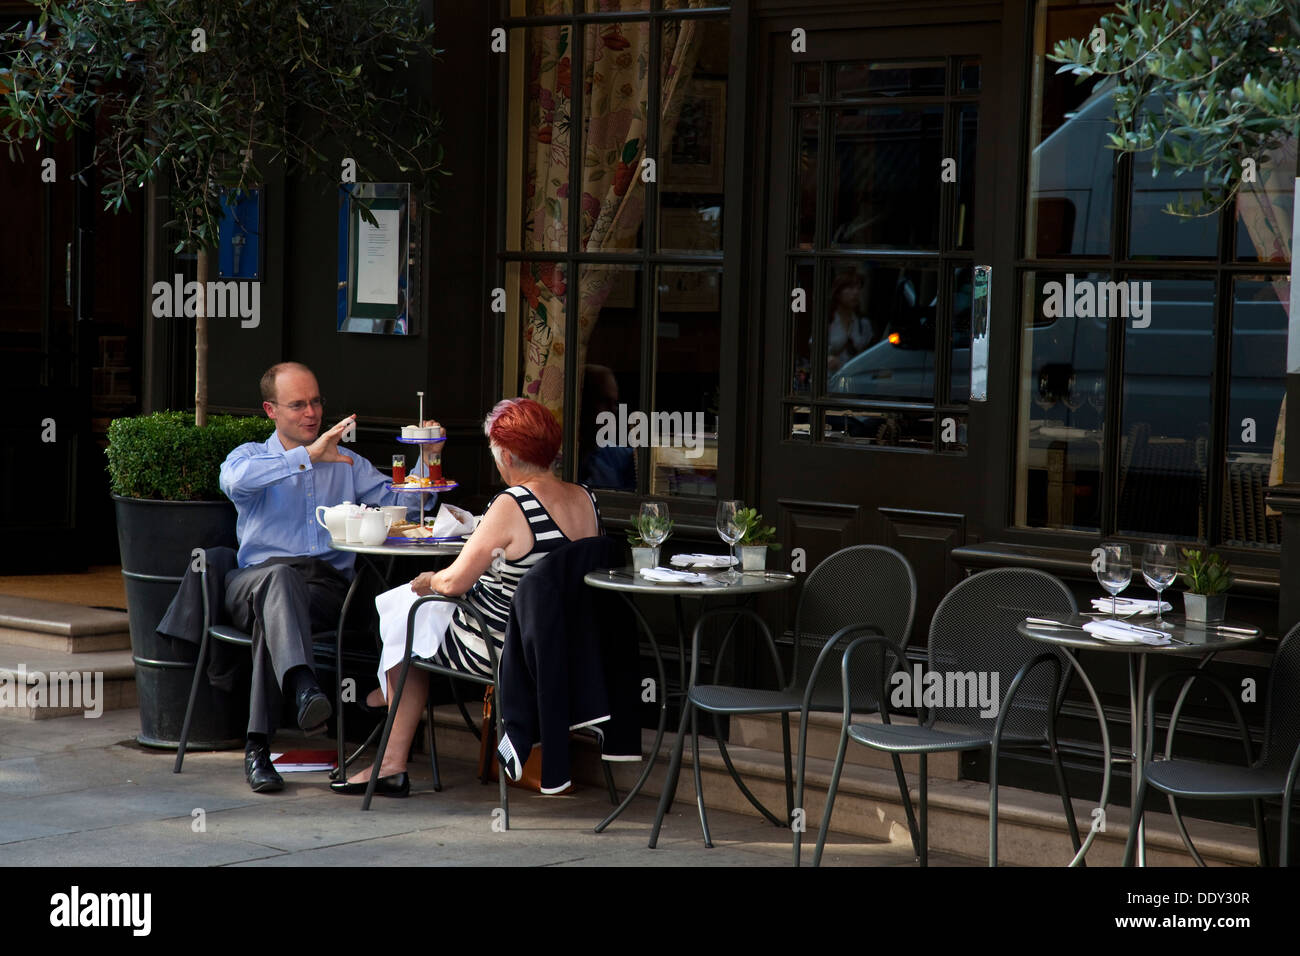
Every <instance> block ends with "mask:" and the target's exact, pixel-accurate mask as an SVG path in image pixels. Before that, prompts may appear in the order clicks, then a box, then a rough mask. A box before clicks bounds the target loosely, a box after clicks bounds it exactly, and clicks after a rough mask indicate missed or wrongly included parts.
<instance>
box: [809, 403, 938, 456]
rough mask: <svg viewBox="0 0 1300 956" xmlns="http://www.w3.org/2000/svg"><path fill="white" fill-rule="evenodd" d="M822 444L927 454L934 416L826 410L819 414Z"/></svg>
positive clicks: (931, 438) (892, 412) (932, 440)
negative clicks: (869, 446) (865, 446)
mask: <svg viewBox="0 0 1300 956" xmlns="http://www.w3.org/2000/svg"><path fill="white" fill-rule="evenodd" d="M822 441H826V442H835V443H837V444H852V445H876V446H879V447H882V448H912V449H916V450H917V451H929V450H931V449H933V448H934V412H932V411H893V410H890V411H885V410H875V409H862V408H828V409H826V411H824V412H823V413H822Z"/></svg>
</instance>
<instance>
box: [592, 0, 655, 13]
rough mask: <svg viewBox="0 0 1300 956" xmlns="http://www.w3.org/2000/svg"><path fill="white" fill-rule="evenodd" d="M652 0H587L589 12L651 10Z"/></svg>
mask: <svg viewBox="0 0 1300 956" xmlns="http://www.w3.org/2000/svg"><path fill="white" fill-rule="evenodd" d="M649 9H650V0H586V10H587V12H588V13H598V12H599V13H604V12H615V13H617V12H619V11H621V10H628V11H637V10H649Z"/></svg>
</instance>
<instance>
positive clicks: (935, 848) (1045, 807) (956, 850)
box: [417, 706, 1258, 866]
mask: <svg viewBox="0 0 1300 956" xmlns="http://www.w3.org/2000/svg"><path fill="white" fill-rule="evenodd" d="M435 720H436V722H437V727H438V752H439V754H440V755H445V756H447V757H449V758H454V759H461V760H468V761H475V760H477V758H478V749H479V744H478V741H477V740H476V739H475V738H474V737H473V735H472V734H470V733H469V731H468V730H466V728H465V723H464V721H463V720H462V719H461V716H460V713H459V712H458V711H457V710H456V708H455V707H454V706H446V707H440V708H437V709H436V710H435ZM777 726H778V728H779V726H780V725H779V719H778V723H777ZM422 739H423V734H421V735H418V736H417V740H422ZM574 740H575V742H574V750H573V773H574V779H575V781H577V782H578V783H580V784H585V785H588V786H593V787H603V786H604V778H603V776H602V775H601V769H600V758H599V754H598V752H597V750H596V747H595V744H594V742H591V743H589V742H587V741H586V740H582V739H581V738H575V739H574ZM672 740H673V735H672V734H668V735H666V736H665V738H664V749H663V752H662V753H661V755H660V758H659V761H658V762H657V763H656V765H655V769H654V772H653V773H652V774H651V775H650V779H649V780H648V781H647V782H646V786H645V788H644V789H643V790H642V795H650V796H655V797H657V796H658V795H659V793H660V792H661V790H662V787H663V782H664V773H665V771H666V768H667V763H668V757H669V753H670V747H671V744H672ZM643 741H644V743H643V747H644V749H645V750H646V751H647V752H648V750H649V748H650V746H651V744H653V743H654V734H653V732H652V731H648V730H647V731H645V733H644V736H643ZM727 749H728V753H730V755H731V758H732V761H733V763H735V765H736V769H737V771H739V772H740V774H741V776H742V778H743V779H744V780H745V782H746V785H747V786H748V787H749V788H750V790H751V791H753V792H754V795H755V796H756V797H758V799H759V800H761V801H762V802H763V803H764V804H765V805H766V806H767V807H768V809H769V810H772V811H773V812H774V813H776V814H777V816H784V813H785V783H784V770H783V759H782V756H781V754H780V752H779V751H777V752H772V751H768V750H760V749H757V748H753V747H746V746H736V745H729V746H728V748H727ZM859 749H866V748H859ZM809 750H810V753H811V752H812V749H811V747H810V748H809ZM934 763H935V762H934V761H932V762H931V766H932V767H933V766H934ZM642 766H643V765H641V764H613V765H612V769H613V774H614V780H615V782H616V784H617V785H618V787H619V789H620V791H621V792H626V790H627V788H629V787H631V786H632V784H633V783H635V782H636V779H637V777H638V776H639V775H640V773H641V770H642ZM700 769H701V776H702V778H703V785H704V798H705V799H704V802H705V806H706V807H707V808H708V809H718V810H729V811H732V812H736V813H747V814H756V813H757V811H755V810H754V808H753V807H752V806H751V805H750V803H749V801H747V800H746V799H745V797H744V795H743V794H741V793H740V791H739V790H738V789H737V788H736V786H735V784H734V782H733V781H732V780H731V778H730V775H729V774H728V773H727V771H726V768H725V766H724V765H723V763H722V759H721V757H720V756H719V753H718V750H717V746H716V745H715V744H714V742H713V740H712V739H710V738H705V737H701V738H700ZM831 769H832V761H831V760H829V759H825V758H821V757H817V756H810V757H809V760H808V770H807V792H806V793H805V795H804V800H803V803H804V810H805V811H806V812H805V821H806V826H807V829H806V832H805V833H804V838H803V842H804V847H805V853H804V855H803V861H804V862H805V864H807V863H810V862H811V861H812V853H813V849H814V847H815V846H816V842H817V829H818V827H819V826H820V824H821V817H822V811H823V809H824V805H825V799H826V790H827V787H828V786H829V785H830V775H831ZM907 779H908V784H909V789H910V797H911V800H912V804H913V806H914V807H915V805H916V802H917V800H918V799H919V795H918V791H917V780H916V776H915V774H913V773H909V774H908V775H907ZM674 800H675V801H678V803H677V806H678V808H679V809H680V808H683V807H685V808H694V806H695V782H694V776H693V771H692V767H691V753H690V746H689V743H688V745H687V747H686V751H685V754H684V757H683V764H682V772H681V777H680V779H679V781H678V787H677V793H676V794H675V797H674ZM1073 805H1074V811H1075V819H1076V822H1077V825H1078V827H1079V832H1080V835H1081V836H1086V834H1087V832H1088V829H1089V828H1090V827H1091V826H1092V810H1093V808H1094V806H1095V805H1096V804H1095V801H1092V802H1090V801H1089V800H1088V799H1087V798H1079V797H1077V796H1076V798H1075V800H1074V801H1073ZM694 816H695V815H694V814H693V813H690V814H688V815H687V816H685V817H684V818H683V819H685V820H687V821H689V825H690V826H691V827H692V828H693V832H694V833H697V834H698V832H699V829H698V827H699V823H698V820H695V819H694ZM998 820H999V824H998V848H999V849H998V860H999V862H1000V863H1001V864H1004V865H1019V866H1064V865H1066V864H1067V863H1068V862H1069V861H1070V859H1071V858H1072V857H1073V855H1074V854H1073V848H1072V847H1071V845H1070V837H1069V833H1068V830H1067V827H1066V823H1065V816H1064V813H1063V812H1062V807H1061V800H1060V798H1059V797H1058V796H1056V795H1055V794H1046V793H1037V792H1034V791H1028V790H1019V789H1015V788H1011V787H1002V788H1000V789H999V806H998ZM832 821H833V829H832V830H831V832H830V835H829V836H828V838H827V844H828V849H829V848H830V847H831V845H833V844H834V842H835V834H836V833H843V834H852V835H855V836H863V837H868V838H872V839H878V840H887V841H891V842H897V843H902V844H910V839H911V838H910V836H909V834H908V829H907V817H906V815H905V812H904V810H903V804H902V801H901V797H900V794H899V792H898V784H897V782H896V780H895V778H894V774H893V771H892V769H885V768H879V767H872V766H862V765H850V764H848V763H847V762H846V764H845V768H844V772H843V774H842V775H841V778H840V785H839V791H838V793H837V794H836V798H835V809H834V815H833V817H832ZM1184 821H1185V822H1186V824H1187V828H1188V831H1189V832H1190V833H1191V835H1192V839H1193V841H1194V843H1195V844H1196V846H1197V848H1198V849H1199V850H1200V852H1201V855H1202V856H1203V857H1205V860H1206V862H1207V863H1209V864H1210V865H1211V866H1216V865H1218V866H1224V865H1227V866H1254V865H1257V863H1258V856H1257V850H1256V842H1255V834H1254V831H1253V830H1252V829H1250V828H1249V827H1240V826H1233V825H1230V824H1225V823H1217V822H1213V821H1207V820H1197V819H1193V818H1190V817H1184ZM1128 823H1129V814H1128V810H1127V809H1126V808H1124V807H1118V806H1111V807H1110V808H1109V809H1108V811H1107V814H1106V831H1105V832H1104V833H1098V834H1097V837H1096V839H1095V841H1094V843H1093V845H1092V847H1091V849H1090V850H1089V853H1088V862H1089V863H1090V864H1092V865H1099V866H1118V865H1119V864H1120V862H1121V861H1122V859H1123V854H1124V841H1125V839H1126V838H1127V835H1128ZM669 825H670V824H669V823H665V826H669ZM678 825H680V824H678ZM1146 825H1147V839H1146V842H1147V862H1148V864H1149V865H1151V866H1191V865H1193V860H1192V858H1191V856H1190V855H1189V854H1188V853H1187V850H1186V848H1185V847H1184V846H1183V844H1182V840H1181V839H1180V838H1179V836H1178V832H1177V830H1176V828H1175V827H1174V823H1173V818H1172V817H1171V816H1170V815H1169V814H1166V813H1151V812H1148V813H1147V815H1146ZM929 831H930V840H929V844H930V850H931V851H932V852H945V853H953V854H957V855H960V856H964V857H967V858H969V859H970V860H971V862H972V863H973V864H983V863H986V862H987V859H988V785H987V784H984V783H978V782H973V781H965V780H945V779H940V778H937V777H936V776H935V775H933V774H931V776H930V781H929ZM665 832H666V831H665ZM773 832H774V838H776V839H782V840H788V839H790V836H789V834H788V833H787V832H785V831H783V830H777V828H775V827H773ZM647 836H648V833H647Z"/></svg>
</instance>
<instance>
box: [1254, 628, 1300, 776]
mask: <svg viewBox="0 0 1300 956" xmlns="http://www.w3.org/2000/svg"><path fill="white" fill-rule="evenodd" d="M1265 700H1266V703H1265V706H1266V707H1267V708H1268V709H1267V710H1266V711H1265V712H1264V747H1263V749H1262V750H1261V751H1260V754H1259V763H1258V766H1260V767H1265V768H1268V769H1270V770H1283V771H1285V770H1286V769H1287V767H1289V766H1290V764H1291V759H1292V758H1293V757H1294V756H1295V749H1296V746H1297V745H1298V744H1300V624H1297V625H1296V626H1295V627H1293V628H1291V630H1289V631H1288V632H1287V634H1286V637H1284V638H1282V643H1281V644H1279V645H1278V647H1277V653H1276V654H1274V655H1273V666H1272V667H1271V668H1269V672H1268V697H1267V698H1266V699H1265Z"/></svg>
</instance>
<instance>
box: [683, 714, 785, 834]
mask: <svg viewBox="0 0 1300 956" xmlns="http://www.w3.org/2000/svg"><path fill="white" fill-rule="evenodd" d="M692 719H694V718H692ZM713 736H714V738H715V739H716V740H717V742H718V752H719V753H720V754H722V762H723V763H724V764H725V765H726V767H727V772H728V773H730V774H731V779H732V780H734V781H735V782H736V786H737V787H739V788H740V792H741V793H743V794H744V795H745V799H746V800H748V801H749V802H750V803H751V804H753V805H754V809H756V810H757V811H758V812H759V813H761V814H762V815H763V816H764V817H766V818H767V819H768V820H769V821H770V822H771V823H772V824H773V825H774V826H778V827H782V828H784V827H785V824H784V823H782V822H781V821H780V820H778V819H777V818H776V814H774V813H773V812H772V811H771V810H769V809H768V808H767V807H765V806H763V803H762V801H760V800H759V799H758V797H756V796H754V794H753V793H751V792H750V790H749V788H748V787H747V786H745V781H744V780H742V779H740V771H739V770H737V769H736V767H735V764H733V763H732V762H731V754H729V753H728V752H727V742H726V741H725V740H723V739H722V728H721V727H720V726H719V725H718V715H717V714H716V713H715V714H714V715H713ZM788 758H789V754H788V753H787V759H788ZM786 767H787V774H788V773H789V764H788V763H787V764H786ZM786 779H787V780H789V779H790V778H789V776H787V777H786ZM787 799H788V800H789V801H790V802H791V803H793V798H792V797H787Z"/></svg>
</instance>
